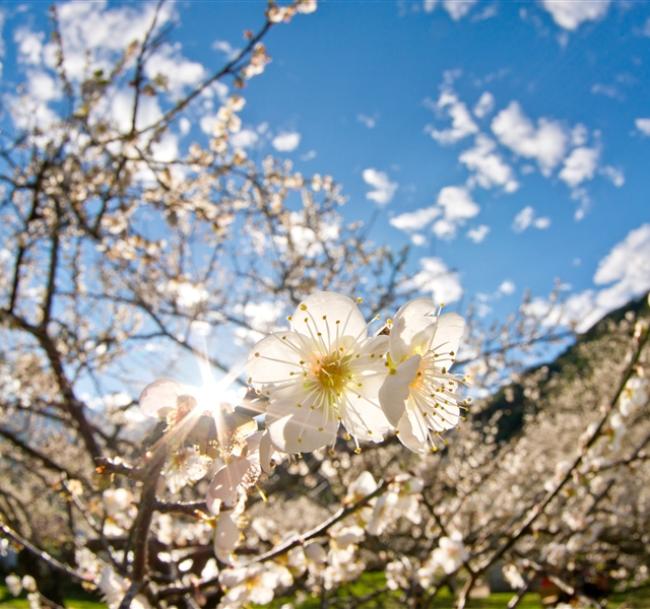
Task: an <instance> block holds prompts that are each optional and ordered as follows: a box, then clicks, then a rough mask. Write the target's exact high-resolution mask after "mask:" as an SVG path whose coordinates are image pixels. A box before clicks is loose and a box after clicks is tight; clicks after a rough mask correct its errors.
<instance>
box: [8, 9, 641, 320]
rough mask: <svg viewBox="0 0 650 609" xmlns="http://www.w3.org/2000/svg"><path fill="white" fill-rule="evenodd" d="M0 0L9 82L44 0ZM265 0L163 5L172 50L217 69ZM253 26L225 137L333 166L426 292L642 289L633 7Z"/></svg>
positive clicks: (330, 16)
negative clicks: (238, 127)
mask: <svg viewBox="0 0 650 609" xmlns="http://www.w3.org/2000/svg"><path fill="white" fill-rule="evenodd" d="M0 6H1V8H0V10H1V11H2V13H3V15H4V19H3V21H4V27H3V30H2V38H3V41H4V42H3V47H4V58H3V63H4V70H3V80H4V81H5V83H6V84H10V83H11V82H12V81H17V80H19V79H20V75H19V74H20V70H23V69H24V63H25V62H24V60H23V59H21V56H20V52H18V53H17V52H16V49H17V47H19V46H20V40H19V38H20V36H19V35H18V34H17V32H19V31H23V32H24V31H29V32H32V33H33V32H37V31H39V30H44V29H46V27H47V24H46V11H47V4H46V3H32V4H29V5H18V4H2V5H0ZM142 6H143V4H139V5H138V4H131V5H128V4H125V3H103V2H98V3H95V4H94V5H93V7H94V9H93V10H95V12H96V13H97V14H98V15H100V16H102V15H105V14H106V13H107V12H108V13H111V14H112V15H113V16H115V15H118V14H121V13H120V11H122V12H124V11H125V10H126V9H130V10H131V11H137V10H140V8H141V7H142ZM264 7H265V4H264V3H262V2H178V3H176V4H175V6H174V12H175V14H176V17H177V19H178V23H177V25H176V27H175V29H174V30H173V31H172V33H171V40H173V41H175V42H177V43H179V46H178V47H177V48H176V49H175V57H176V58H180V57H181V56H182V57H184V58H185V60H187V61H189V62H198V63H200V64H202V65H203V66H204V67H205V69H206V70H207V71H209V72H210V71H212V70H214V69H216V68H218V67H219V66H220V65H221V64H222V63H223V60H224V58H225V56H226V55H227V53H228V49H229V48H237V47H238V46H239V45H241V44H242V42H243V39H242V32H243V30H245V29H252V30H256V29H257V28H258V27H259V26H260V25H261V24H262V23H263V12H264ZM102 18H103V17H102ZM98 23H99V22H98ZM23 39H24V37H23ZM266 42H267V47H268V52H269V54H270V56H271V58H272V62H271V63H270V64H269V66H268V67H267V69H266V71H265V73H264V74H263V75H262V76H260V77H257V78H255V79H253V80H252V81H250V83H249V84H248V85H247V87H246V90H245V96H246V98H247V105H246V108H245V109H244V111H243V112H242V113H241V116H242V119H243V123H244V135H243V136H242V145H246V147H247V152H248V154H249V155H250V156H252V157H254V158H255V157H257V158H262V157H263V156H264V155H265V154H267V153H268V152H275V153H276V154H278V155H280V156H286V157H287V158H290V159H292V160H294V161H295V163H296V166H297V167H298V168H299V169H302V170H304V172H305V173H310V172H320V173H323V174H331V175H333V176H334V178H335V179H336V180H337V181H338V182H340V183H341V184H342V185H343V188H344V191H345V193H346V194H347V196H348V198H349V203H348V205H347V206H346V207H345V211H344V213H345V215H346V218H347V219H349V220H354V219H369V218H371V217H373V216H374V215H376V216H377V217H376V220H375V228H374V231H373V237H374V239H375V240H377V241H380V242H388V243H390V244H393V245H395V246H396V247H399V246H400V245H402V244H405V243H409V242H411V243H413V251H412V255H411V258H412V260H411V266H410V271H411V273H412V275H413V276H414V277H415V278H416V279H415V281H416V283H417V285H419V286H420V287H421V288H422V289H423V290H424V291H425V292H429V293H433V295H434V297H436V298H437V299H445V300H450V301H456V305H463V304H466V303H467V302H469V301H470V300H472V299H476V298H478V299H479V300H480V301H481V302H482V303H483V304H482V306H483V310H484V313H485V314H494V315H499V316H502V315H503V314H504V313H505V312H507V311H510V310H512V309H513V308H514V307H515V306H516V305H517V303H518V302H519V300H520V298H521V294H522V291H523V290H524V289H526V288H530V289H531V290H532V292H533V293H534V294H535V295H538V296H539V297H540V298H543V297H544V296H545V295H546V294H547V293H548V292H549V290H550V289H551V288H552V287H553V283H554V280H555V279H556V278H557V279H560V280H561V281H563V282H565V283H566V284H567V286H566V287H567V291H568V294H571V295H573V301H572V304H573V309H574V312H575V314H576V315H577V316H579V317H581V318H583V319H584V318H585V316H586V315H588V316H590V317H589V319H590V320H591V321H593V317H594V315H597V314H601V313H602V312H604V311H605V310H607V309H608V308H612V307H613V306H617V305H619V304H622V302H623V301H625V300H626V299H627V298H629V297H631V296H633V295H634V294H637V293H641V292H643V291H645V290H647V289H649V288H650V264H649V263H648V260H650V224H648V223H649V222H650V213H649V209H650V205H649V203H650V202H649V201H648V186H649V182H650V179H649V177H648V167H649V163H648V159H649V157H650V101H649V100H650V84H649V79H648V77H647V74H648V72H649V68H648V64H649V63H650V4H648V3H644V2H623V1H620V2H606V1H594V0H584V1H582V2H570V1H565V2H552V1H551V2H536V3H534V2H525V3H523V2H521V3H520V2H498V1H495V2H492V1H486V2H478V3H472V2H460V1H459V2H448V1H440V2H432V1H430V0H426V1H425V2H419V1H418V2H403V1H399V0H395V1H392V0H386V1H383V2H355V1H345V2H344V1H338V2H335V1H322V2H319V6H318V10H317V11H316V12H315V13H313V14H310V15H298V16H297V17H296V18H295V19H294V20H293V21H292V22H291V23H289V24H280V25H278V26H277V27H275V28H274V29H273V31H272V32H271V34H270V36H269V37H268V38H267V40H266ZM179 65H180V64H179ZM186 65H187V66H189V65H190V64H186ZM21 66H22V67H21ZM189 129H190V131H189V133H190V135H193V136H195V135H197V134H200V133H201V126H200V125H199V124H195V125H190V126H189ZM246 134H248V136H247V135H246ZM253 140H255V141H253ZM274 149H275V150H274ZM373 193H374V194H373ZM413 212H418V214H417V215H413ZM405 214H407V215H405ZM408 214H410V215H408ZM425 219H428V220H429V222H428V223H426V224H425V223H424V220H425ZM615 248H618V249H615ZM423 259H424V262H423ZM427 260H428V261H429V262H428V263H427ZM432 260H433V262H431V261H432ZM423 264H424V268H425V270H424V273H422V268H423V266H422V265H423ZM427 264H428V266H427ZM427 268H428V269H429V270H428V272H429V275H427V270H426V269H427ZM441 269H442V270H444V269H449V270H450V271H452V272H457V275H454V274H453V273H452V274H451V275H445V276H444V277H443V278H441V277H440V270H441ZM594 280H596V282H597V284H594ZM504 282H505V283H504ZM500 286H501V290H499V288H500ZM461 293H462V295H461ZM540 303H541V301H540ZM456 305H455V306H456ZM490 311H491V313H490Z"/></svg>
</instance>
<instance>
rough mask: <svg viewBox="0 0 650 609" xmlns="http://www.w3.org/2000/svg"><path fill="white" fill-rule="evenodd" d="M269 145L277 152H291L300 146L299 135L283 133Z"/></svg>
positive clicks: (291, 132)
mask: <svg viewBox="0 0 650 609" xmlns="http://www.w3.org/2000/svg"><path fill="white" fill-rule="evenodd" d="M271 145H272V146H273V148H275V149H276V150H277V151H279V152H291V151H292V150H295V149H296V148H298V146H299V145H300V133H298V132H297V131H283V132H282V133H278V135H276V136H275V137H274V138H273V140H272V142H271Z"/></svg>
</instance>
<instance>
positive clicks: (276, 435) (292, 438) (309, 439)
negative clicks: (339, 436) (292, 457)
mask: <svg viewBox="0 0 650 609" xmlns="http://www.w3.org/2000/svg"><path fill="white" fill-rule="evenodd" d="M338 427H339V422H338V420H337V419H336V418H335V417H334V416H333V415H332V414H329V415H328V414H326V410H325V409H324V408H315V409H312V408H309V407H308V406H303V407H302V408H296V409H295V411H294V412H293V413H292V414H289V415H287V416H284V417H282V418H281V419H278V420H275V421H274V422H273V423H271V424H270V425H269V434H270V436H271V441H272V442H273V444H274V445H275V446H276V447H277V448H278V449H279V450H281V451H283V452H286V453H305V452H311V451H314V450H316V449H318V448H322V447H323V446H327V445H329V444H333V443H334V440H335V439H336V431H337V430H338Z"/></svg>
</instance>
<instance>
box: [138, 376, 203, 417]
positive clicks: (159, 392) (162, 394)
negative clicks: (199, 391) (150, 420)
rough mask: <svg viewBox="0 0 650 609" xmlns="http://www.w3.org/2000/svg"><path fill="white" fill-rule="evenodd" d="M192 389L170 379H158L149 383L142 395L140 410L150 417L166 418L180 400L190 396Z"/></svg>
mask: <svg viewBox="0 0 650 609" xmlns="http://www.w3.org/2000/svg"><path fill="white" fill-rule="evenodd" d="M189 394H190V389H189V388H187V387H185V386H183V385H181V384H180V383H177V382H176V381H171V380H169V379H158V380H156V381H154V382H153V383H149V385H147V386H146V387H145V388H144V389H143V390H142V393H141V394H140V398H139V400H138V401H139V402H140V409H141V410H142V412H143V413H144V414H146V415H147V416H150V417H164V416H165V415H166V414H167V412H169V411H172V410H175V409H176V407H177V406H178V398H179V397H180V396H181V395H189Z"/></svg>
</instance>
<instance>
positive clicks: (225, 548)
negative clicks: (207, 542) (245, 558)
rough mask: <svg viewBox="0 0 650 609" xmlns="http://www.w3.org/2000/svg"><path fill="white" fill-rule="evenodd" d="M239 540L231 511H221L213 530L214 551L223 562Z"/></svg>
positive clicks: (226, 560) (227, 558)
mask: <svg viewBox="0 0 650 609" xmlns="http://www.w3.org/2000/svg"><path fill="white" fill-rule="evenodd" d="M238 542H239V529H238V528H237V524H236V522H235V518H234V516H233V513H232V511H230V512H222V513H221V514H220V515H219V520H217V526H216V528H215V531H214V553H215V554H216V556H217V558H218V559H219V560H221V561H223V562H229V558H230V554H231V552H232V551H233V550H234V549H235V546H236V545H237V543H238Z"/></svg>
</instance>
